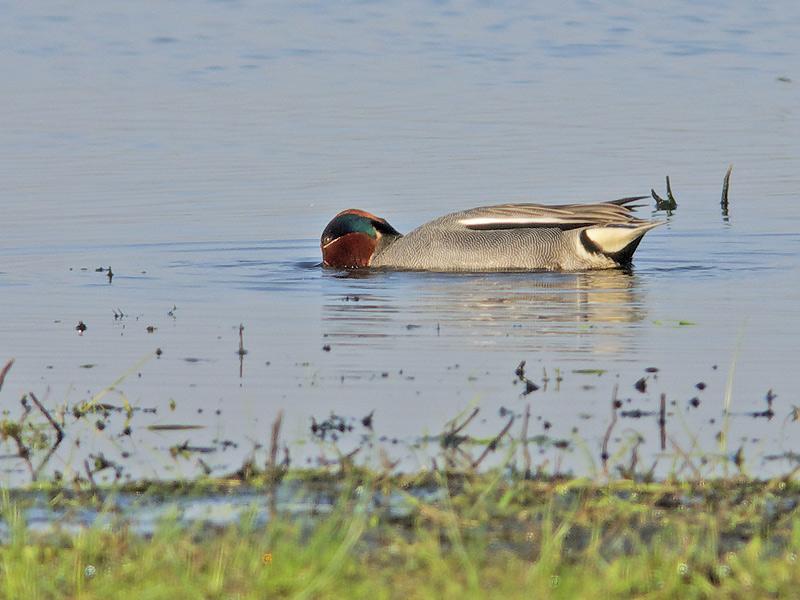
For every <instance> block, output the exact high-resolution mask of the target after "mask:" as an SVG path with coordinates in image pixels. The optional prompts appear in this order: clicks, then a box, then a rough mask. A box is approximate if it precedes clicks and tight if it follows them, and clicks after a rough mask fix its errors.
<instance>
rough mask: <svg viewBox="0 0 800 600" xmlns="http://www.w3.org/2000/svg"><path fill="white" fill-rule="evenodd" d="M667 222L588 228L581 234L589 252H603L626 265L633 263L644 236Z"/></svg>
mask: <svg viewBox="0 0 800 600" xmlns="http://www.w3.org/2000/svg"><path fill="white" fill-rule="evenodd" d="M665 222H666V221H647V222H639V223H624V224H613V225H597V226H594V227H587V228H586V229H584V230H583V231H582V232H581V242H582V243H583V245H584V247H585V248H586V250H587V251H589V252H601V253H602V254H605V255H606V256H608V257H609V258H611V259H612V260H614V261H615V262H617V263H619V264H621V265H624V264H628V263H630V262H631V259H632V258H633V253H634V252H635V251H636V248H637V247H638V246H639V242H641V241H642V238H643V237H644V234H645V233H647V232H648V231H650V230H651V229H653V228H655V227H658V226H659V225H663V224H664V223H665Z"/></svg>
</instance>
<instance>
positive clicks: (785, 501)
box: [0, 362, 800, 599]
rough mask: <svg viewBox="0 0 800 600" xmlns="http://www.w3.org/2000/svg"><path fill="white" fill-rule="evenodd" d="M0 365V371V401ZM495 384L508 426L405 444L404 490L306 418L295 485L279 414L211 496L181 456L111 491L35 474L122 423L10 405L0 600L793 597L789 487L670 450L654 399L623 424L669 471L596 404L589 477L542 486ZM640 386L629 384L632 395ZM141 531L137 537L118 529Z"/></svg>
mask: <svg viewBox="0 0 800 600" xmlns="http://www.w3.org/2000/svg"><path fill="white" fill-rule="evenodd" d="M11 365H12V362H9V363H7V364H6V367H4V368H3V369H2V371H0V386H2V381H3V378H4V377H5V376H6V375H7V373H8V371H9V370H10V368H11ZM515 373H516V377H517V383H518V384H519V388H520V389H521V390H522V394H521V395H520V398H521V399H522V400H523V402H524V409H520V410H519V411H518V412H516V413H515V412H510V411H509V412H507V413H506V414H505V415H501V417H502V418H503V423H502V425H501V426H500V428H499V430H498V431H497V433H496V434H494V435H489V436H482V437H479V436H476V435H473V434H470V433H469V432H470V431H471V428H470V425H471V424H473V425H474V423H475V422H476V418H477V416H478V414H479V409H478V408H473V409H468V410H467V411H465V412H464V413H463V414H461V415H459V416H457V417H456V418H455V419H453V420H452V421H451V422H449V423H448V424H447V425H446V426H445V427H444V429H443V431H442V432H441V433H440V434H439V435H434V436H426V437H425V438H423V441H424V443H425V444H426V446H425V448H426V450H428V451H429V453H432V456H430V464H429V465H427V466H425V467H424V468H418V469H417V470H412V471H409V472H402V471H401V470H400V469H399V468H398V464H399V463H398V462H392V460H390V458H389V457H388V455H387V454H386V452H385V451H384V449H383V447H382V446H381V445H380V444H378V443H376V442H377V440H376V436H375V434H374V432H373V419H374V414H373V413H370V414H368V415H366V416H363V417H361V418H360V419H357V420H354V419H352V418H350V419H347V418H343V417H340V416H336V415H331V417H330V418H328V419H325V420H322V421H317V420H312V423H311V426H310V432H309V433H310V440H311V441H312V442H313V443H315V444H317V446H318V448H319V451H320V458H319V459H318V461H317V463H316V466H314V467H311V466H306V467H297V466H294V465H293V464H292V461H291V457H290V454H289V446H288V444H287V443H286V442H285V441H284V439H283V437H282V434H281V429H282V415H281V414H279V415H278V416H277V418H276V419H275V421H274V422H273V424H272V427H271V428H269V430H268V431H267V432H266V433H267V435H268V436H269V437H268V439H267V440H266V443H265V444H264V445H263V446H259V447H258V448H254V450H253V452H252V453H251V454H250V455H249V456H248V457H247V459H246V460H245V461H244V462H243V464H242V465H241V467H240V468H238V469H236V470H233V471H231V472H228V473H226V474H225V475H222V476H220V475H215V474H212V473H211V472H210V470H207V469H204V468H202V467H203V464H204V463H203V461H202V458H197V455H198V454H199V455H200V456H202V455H203V452H202V450H198V449H197V448H195V447H194V446H192V445H191V444H189V442H188V441H187V442H184V443H183V444H179V445H177V446H175V447H173V448H170V451H169V455H170V456H171V459H172V460H186V461H188V460H196V464H197V475H196V476H189V477H186V478H184V479H180V480H177V479H173V480H157V481H148V480H144V479H132V478H127V477H124V476H123V473H124V472H125V469H124V466H123V465H121V464H119V463H118V462H114V461H112V460H109V459H107V458H105V457H104V456H103V455H102V454H101V455H90V456H89V457H88V458H85V459H84V460H83V462H82V464H80V465H78V466H77V468H75V467H70V468H69V469H65V472H64V473H60V472H58V471H55V470H53V469H51V468H48V466H47V465H48V461H49V460H50V458H51V457H52V456H53V455H54V453H56V452H57V450H58V448H59V447H60V446H61V445H62V443H64V442H72V443H74V440H75V439H77V438H78V437H79V435H80V432H84V431H85V429H86V426H87V423H88V424H89V426H93V427H94V428H95V429H96V431H97V432H100V433H105V434H108V435H111V433H110V432H111V431H112V430H113V431H114V433H113V435H116V436H119V435H120V434H119V433H118V432H117V430H120V429H121V431H122V434H123V435H124V432H125V430H126V429H127V430H130V428H132V427H134V426H136V423H137V416H138V415H142V414H143V411H141V410H139V409H137V408H135V407H131V406H130V405H128V404H127V402H126V403H124V404H123V405H121V406H113V405H111V404H108V403H106V402H104V395H105V392H101V394H100V395H98V397H95V398H93V399H92V400H90V401H89V402H82V403H80V404H78V405H75V406H71V407H67V406H64V407H61V408H60V409H58V410H54V411H53V412H52V413H51V411H50V410H48V408H46V407H45V406H44V405H43V404H42V403H41V402H40V401H39V400H38V398H36V396H35V395H34V394H32V393H29V394H26V395H25V396H24V397H23V398H22V399H21V401H20V409H19V410H20V414H19V415H15V416H13V417H12V415H11V411H9V410H6V411H5V412H4V414H3V416H2V419H0V443H2V447H3V451H4V452H7V453H6V454H5V455H4V459H6V460H11V461H17V462H18V463H20V464H21V465H24V468H25V470H27V472H28V474H29V475H30V482H29V483H28V484H27V485H25V486H21V487H16V488H15V489H12V490H8V489H4V490H2V495H1V496H0V597H4V598H15V599H16V598H20V599H24V598H86V599H89V598H130V597H137V598H140V597H141V598H182V597H185V598H283V597H298V598H340V597H347V598H358V597H377V598H442V597H444V598H449V597H459V598H461V597H475V598H477V597H488V596H493V597H506V596H507V597H511V598H517V597H544V598H577V597H580V598H601V597H602V598H607V597H612V598H613V597H620V598H627V597H647V598H674V597H681V598H712V597H726V598H745V597H748V598H749V597H753V596H755V597H776V598H779V597H790V596H791V595H792V594H793V593H794V590H796V589H797V586H798V585H800V569H798V566H799V565H798V564H797V561H798V556H800V518H798V511H797V506H798V502H800V482H797V481H796V473H797V470H798V469H797V468H796V467H795V468H791V469H790V470H789V471H788V472H786V473H784V474H782V475H780V476H775V477H772V478H770V479H758V478H755V477H753V476H752V475H750V474H748V471H747V469H746V467H745V462H746V461H745V459H744V456H743V452H742V450H741V448H740V449H739V450H737V451H730V450H729V449H728V447H727V439H726V435H727V414H723V416H722V418H721V419H720V434H719V435H718V436H717V438H716V439H715V440H714V441H713V444H712V446H713V447H714V450H713V451H707V452H701V451H700V450H698V449H697V447H696V446H693V447H692V448H691V449H687V450H684V449H682V448H681V447H680V446H679V444H678V443H677V442H676V441H675V440H674V439H673V438H672V437H671V436H670V435H668V433H667V423H666V422H667V419H668V418H673V417H670V415H673V414H674V413H675V412H677V409H675V408H673V409H670V408H669V405H668V404H667V402H666V401H665V399H664V397H663V395H662V396H661V399H660V402H659V407H658V408H657V410H655V411H651V412H650V413H647V414H646V415H639V417H641V416H646V417H649V418H651V419H656V420H657V422H658V424H659V432H660V437H661V440H660V443H661V447H662V448H663V449H665V450H666V452H665V454H664V455H665V456H669V458H668V459H663V460H664V461H665V462H667V463H669V464H670V465H671V466H670V467H669V470H668V471H667V472H666V473H665V474H663V475H662V474H661V473H660V471H659V470H657V469H656V465H655V464H652V465H651V464H645V461H644V459H642V458H640V457H639V445H640V443H641V442H640V439H641V438H640V437H639V436H638V435H626V436H618V435H617V434H616V433H615V426H617V422H618V420H620V419H624V418H628V417H635V418H639V417H636V415H631V414H627V415H626V414H624V413H625V411H624V410H623V404H622V402H621V401H620V400H618V399H617V393H616V391H615V393H614V395H613V397H612V399H611V414H610V420H609V425H608V429H607V431H606V432H605V436H604V439H603V443H602V449H598V450H601V453H600V456H599V457H598V458H599V460H598V461H597V464H596V469H595V470H594V475H592V476H589V477H580V476H574V475H568V474H561V473H560V470H559V468H558V466H557V465H549V464H548V461H547V459H546V458H542V459H541V464H539V465H536V464H534V460H533V456H532V452H531V449H532V448H534V449H536V448H537V446H538V449H539V450H541V448H542V447H543V446H546V447H547V448H548V449H550V450H553V449H555V450H559V449H560V450H566V449H567V448H568V447H574V446H576V445H579V441H578V440H576V439H572V440H563V441H561V440H552V439H544V438H542V436H533V435H531V434H530V433H529V431H528V429H529V425H530V421H531V409H530V407H531V404H530V402H528V399H527V395H528V394H530V393H532V392H533V391H535V390H536V389H537V386H538V385H539V383H541V382H539V383H537V382H538V381H539V380H538V379H537V382H534V381H532V380H531V379H530V378H529V376H528V374H526V371H525V363H524V362H523V363H521V364H520V365H519V366H518V367H517V369H516V371H515ZM652 375H654V372H649V375H648V377H650V376H652ZM555 377H556V378H558V377H560V374H559V373H557V374H556V375H555ZM121 379H122V378H121ZM121 379H120V380H118V381H117V382H115V384H113V385H112V386H110V387H109V388H107V390H110V389H113V388H114V386H116V385H118V384H119V383H120V381H121ZM646 385H647V379H646V378H642V379H641V380H639V381H637V382H636V383H635V384H634V385H633V387H634V388H635V389H637V390H639V391H641V389H640V388H644V387H645V386H646ZM775 397H776V396H775V395H774V394H773V393H772V392H771V391H770V392H769V393H768V394H767V405H766V410H764V411H761V412H758V413H754V414H752V415H750V416H751V417H752V418H766V419H772V417H773V416H774V415H775V412H774V408H775V407H774V399H775ZM630 412H631V411H629V413H630ZM790 417H791V415H790ZM788 419H789V417H787V420H786V421H784V425H785V423H786V422H787V421H788ZM174 427H175V429H176V431H181V432H185V431H191V430H190V429H187V428H182V427H181V426H180V425H175V426H174ZM73 428H76V431H75V432H73V431H72V429H73ZM348 433H349V434H351V436H350V437H348V435H347V434H348ZM353 439H360V442H359V443H358V444H357V445H356V446H355V448H354V449H351V448H350V447H349V446H348V447H347V450H342V449H340V447H339V444H340V443H343V442H345V441H349V442H352V441H353ZM558 444H562V446H563V448H562V447H560V446H559V445H558ZM351 445H352V444H351ZM584 450H585V448H584ZM81 458H82V457H81ZM659 460H662V459H659ZM78 462H80V460H79V459H78ZM656 462H658V461H656ZM789 462H790V465H793V464H794V463H795V462H796V461H789ZM193 503H194V504H193ZM198 504H202V505H203V506H204V507H205V509H208V508H209V507H210V508H211V510H212V513H213V509H214V507H217V508H220V507H222V508H221V510H227V511H228V513H227V515H228V516H227V517H226V518H222V519H215V518H209V517H208V513H207V512H206V513H203V512H202V511H199V510H198V509H197V505H198ZM233 505H235V506H236V510H234V511H233V513H231V512H230V511H231V506H233ZM154 507H158V510H157V511H155V512H154ZM145 513H147V514H149V515H150V524H149V525H147V526H143V525H142V522H141V520H139V521H137V519H138V518H139V517H140V516H141V515H142V514H145ZM188 513H193V514H194V517H191V516H189V514H188ZM231 514H233V516H232V517H231ZM43 523H44V526H43Z"/></svg>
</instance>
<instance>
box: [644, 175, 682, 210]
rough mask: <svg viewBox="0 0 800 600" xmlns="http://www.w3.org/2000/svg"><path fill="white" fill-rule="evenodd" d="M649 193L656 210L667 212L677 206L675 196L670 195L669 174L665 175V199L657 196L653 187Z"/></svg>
mask: <svg viewBox="0 0 800 600" xmlns="http://www.w3.org/2000/svg"><path fill="white" fill-rule="evenodd" d="M650 195H651V196H653V200H655V201H656V210H666V211H667V212H670V211H673V210H675V209H676V208H678V203H677V201H676V200H675V196H673V195H672V186H671V185H670V183H669V175H667V199H666V200H665V199H664V198H662V197H661V196H659V195H658V194H657V193H656V191H655V190H654V189H651V190H650Z"/></svg>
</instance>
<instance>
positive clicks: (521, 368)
mask: <svg viewBox="0 0 800 600" xmlns="http://www.w3.org/2000/svg"><path fill="white" fill-rule="evenodd" d="M514 374H515V375H516V376H517V379H518V380H519V381H521V382H522V383H524V384H525V391H523V392H522V395H523V396H527V395H528V394H531V393H533V392H535V391H536V390H538V389H539V386H538V385H536V384H535V383H533V382H532V381H531V380H530V379H528V378H527V377H526V376H525V361H524V360H523V361H522V362H520V363H519V365H518V366H517V368H516V370H515V371H514Z"/></svg>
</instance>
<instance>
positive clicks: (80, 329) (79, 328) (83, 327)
mask: <svg viewBox="0 0 800 600" xmlns="http://www.w3.org/2000/svg"><path fill="white" fill-rule="evenodd" d="M87 329H88V327H86V323H84V322H83V321H78V324H77V325H76V326H75V331H77V332H78V335H83V332H84V331H86V330H87Z"/></svg>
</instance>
